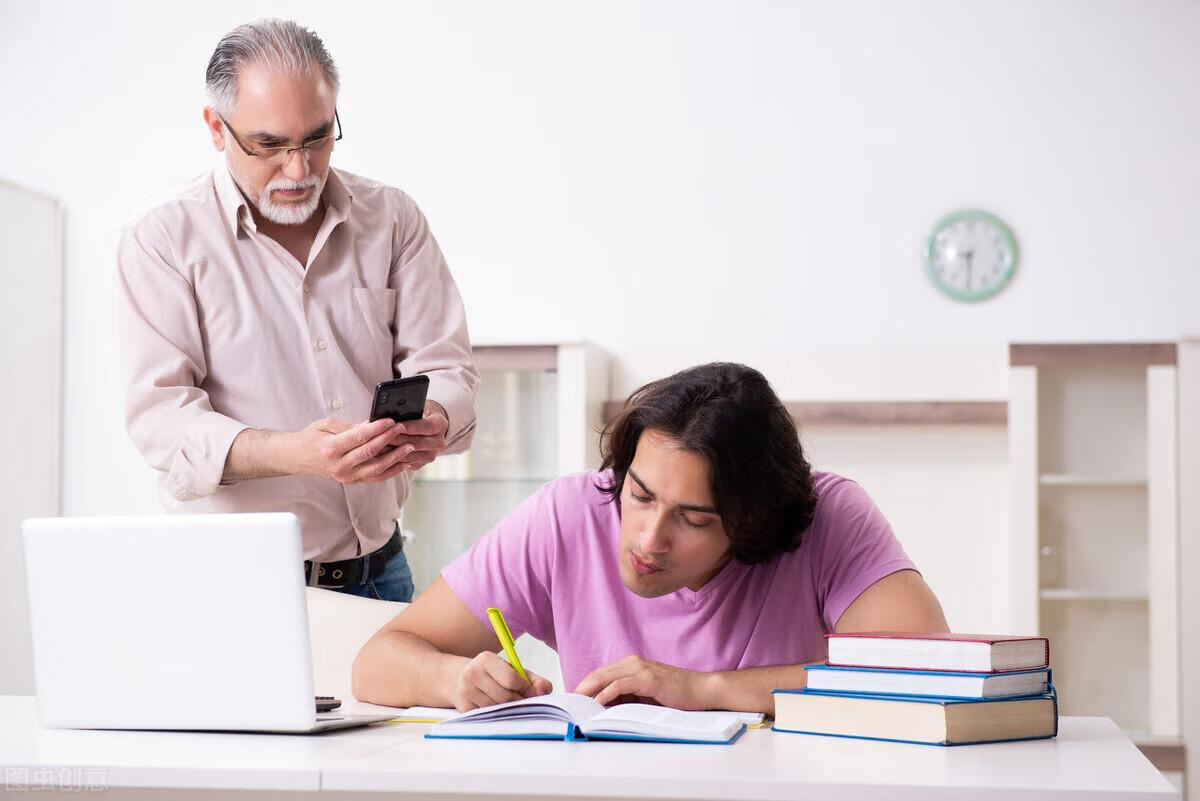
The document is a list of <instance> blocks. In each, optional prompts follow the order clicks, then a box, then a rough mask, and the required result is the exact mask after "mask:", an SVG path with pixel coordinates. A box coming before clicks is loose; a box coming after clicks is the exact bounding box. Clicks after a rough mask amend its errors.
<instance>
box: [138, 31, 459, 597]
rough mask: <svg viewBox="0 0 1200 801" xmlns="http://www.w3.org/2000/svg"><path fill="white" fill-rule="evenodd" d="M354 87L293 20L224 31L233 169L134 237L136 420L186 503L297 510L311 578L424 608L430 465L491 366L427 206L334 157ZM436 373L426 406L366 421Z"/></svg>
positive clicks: (166, 494) (219, 142)
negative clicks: (393, 385) (343, 99)
mask: <svg viewBox="0 0 1200 801" xmlns="http://www.w3.org/2000/svg"><path fill="white" fill-rule="evenodd" d="M338 86H339V83H338V73H337V69H336V67H335V66H334V63H333V60H332V58H331V57H330V56H329V53H328V52H327V51H326V49H325V46H324V44H323V43H322V42H321V40H320V38H318V37H317V36H316V34H314V33H313V32H312V31H309V30H307V29H305V28H302V27H301V26H299V25H297V24H296V23H294V22H289V21H283V20H260V21H258V22H254V23H250V24H248V25H242V26H239V27H238V28H236V29H234V30H233V31H231V32H230V33H229V34H228V35H226V36H225V37H224V38H223V39H222V40H221V41H220V42H219V43H218V44H217V47H216V50H215V51H214V52H213V55H212V58H211V60H210V61H209V64H208V71H207V88H208V95H209V105H208V107H206V108H205V109H204V121H205V123H206V125H207V127H208V132H209V135H210V136H211V139H212V143H213V147H214V148H216V150H218V151H220V152H223V153H224V154H225V158H224V164H223V165H222V166H218V167H217V168H216V169H214V170H213V171H212V172H210V173H208V174H205V175H203V176H201V177H200V178H198V179H196V180H195V181H193V182H192V183H190V184H189V185H187V186H185V187H184V188H183V189H182V190H180V191H179V192H177V193H176V194H175V195H174V196H173V197H172V198H171V199H170V200H168V201H167V202H166V203H163V204H161V205H159V206H157V207H156V208H154V209H152V210H151V211H149V212H148V213H146V214H144V215H142V216H141V217H140V218H139V219H138V220H137V221H136V222H135V223H134V224H133V225H132V226H130V228H129V229H128V230H127V231H126V232H125V234H124V237H123V239H122V241H121V245H120V251H119V254H118V271H119V292H118V297H119V318H120V322H121V330H122V349H123V351H124V356H125V360H124V361H125V381H126V386H127V396H126V422H127V425H128V429H129V433H130V436H131V438H132V439H133V441H134V443H135V444H136V445H137V447H138V449H139V450H140V451H141V453H142V455H143V456H144V457H145V459H146V460H147V462H149V463H150V465H151V466H152V467H154V468H155V469H156V470H157V471H158V472H159V483H160V490H161V492H162V495H163V499H164V502H165V503H166V504H167V506H168V508H171V509H172V510H175V511H180V512H192V513H203V512H268V511H289V512H295V513H296V514H297V515H299V517H300V520H301V527H302V531H303V540H304V557H305V559H306V560H307V561H306V562H305V571H306V576H307V577H308V580H309V581H310V583H312V584H316V585H320V586H328V587H330V588H333V589H338V590H341V591H344V592H349V593H353V594H356V595H362V596H367V597H379V598H384V599H386V600H397V601H407V600H409V599H410V598H411V596H412V575H411V572H410V571H409V567H408V561H407V559H406V557H405V555H404V552H403V544H402V541H401V539H400V534H399V529H398V526H397V518H398V517H399V514H400V508H401V506H402V505H403V503H404V501H405V499H406V498H407V496H408V492H409V484H410V478H411V474H412V472H413V471H414V470H417V469H419V468H420V467H422V466H424V465H426V464H428V463H429V462H431V461H432V460H433V459H434V458H436V457H437V456H438V455H439V454H441V453H443V452H445V453H453V452H457V451H462V450H465V449H466V448H467V446H468V445H469V443H470V439H471V435H472V432H473V430H474V424H475V412H474V403H475V393H476V389H477V387H478V382H479V377H478V373H477V372H476V370H475V367H474V364H473V362H472V358H471V347H470V342H469V340H468V337H467V325H466V318H465V315H464V311H463V305H462V300H461V298H460V297H459V293H458V290H457V288H456V286H455V284H454V280H453V279H452V278H451V276H450V273H449V271H448V269H447V267H446V262H445V259H444V258H443V256H442V252H441V250H440V249H439V248H438V245H437V242H436V241H435V240H434V238H433V234H432V233H431V232H430V230H429V225H428V223H427V222H426V220H425V218H424V216H423V215H422V214H421V212H420V211H419V210H418V209H417V207H416V205H415V204H414V203H413V201H412V200H411V199H410V198H409V197H408V196H407V195H405V194H404V193H403V192H401V191H399V190H398V189H394V188H392V187H389V186H385V185H383V184H380V183H378V182H376V181H372V180H369V179H366V178H361V177H359V176H356V175H351V174H350V173H346V172H342V171H340V170H336V169H333V168H331V167H330V157H331V155H332V153H333V150H334V143H335V142H337V141H338V140H340V139H341V138H342V129H341V119H340V117H339V115H338V112H337V96H338ZM416 374H422V375H425V376H428V378H429V390H428V402H427V404H426V407H425V413H424V417H423V418H421V419H419V420H415V421H411V422H407V423H393V422H392V421H391V420H389V419H383V420H378V421H376V422H355V421H364V420H366V418H367V416H368V414H369V410H370V404H371V398H372V391H373V389H374V387H375V385H376V384H377V383H378V382H380V381H385V380H388V379H392V378H395V377H397V376H399V375H405V376H408V375H416ZM229 558H230V559H231V560H234V559H237V558H238V554H236V553H231V554H229Z"/></svg>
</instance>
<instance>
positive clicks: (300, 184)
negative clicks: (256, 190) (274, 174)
mask: <svg viewBox="0 0 1200 801" xmlns="http://www.w3.org/2000/svg"><path fill="white" fill-rule="evenodd" d="M320 183H321V181H320V180H319V179H318V178H317V176H315V175H310V176H308V177H307V178H305V179H304V180H303V181H293V180H290V179H288V178H276V179H275V180H274V181H271V183H269V184H267V185H266V186H265V187H263V191H264V192H280V191H282V192H289V191H295V190H297V189H308V188H310V187H316V186H319V185H320Z"/></svg>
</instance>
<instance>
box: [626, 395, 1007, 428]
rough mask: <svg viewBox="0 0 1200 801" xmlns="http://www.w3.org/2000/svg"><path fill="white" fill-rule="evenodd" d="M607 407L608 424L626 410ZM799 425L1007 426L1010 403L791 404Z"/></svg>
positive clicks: (786, 405)
mask: <svg viewBox="0 0 1200 801" xmlns="http://www.w3.org/2000/svg"><path fill="white" fill-rule="evenodd" d="M624 405H625V404H624V402H622V401H609V402H608V403H605V404H604V416H605V419H606V420H612V419H613V418H614V417H616V416H617V415H618V414H619V413H620V412H621V409H622V408H623V407H624ZM784 406H785V407H787V410H788V413H789V414H790V415H791V416H792V419H793V420H795V421H796V423H797V425H984V426H1003V425H1005V424H1007V423H1008V403H1007V401H789V402H786V403H784Z"/></svg>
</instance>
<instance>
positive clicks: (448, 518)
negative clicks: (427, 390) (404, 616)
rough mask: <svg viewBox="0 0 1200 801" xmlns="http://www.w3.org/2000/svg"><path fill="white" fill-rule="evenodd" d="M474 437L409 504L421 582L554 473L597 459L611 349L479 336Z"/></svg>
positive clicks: (441, 463)
mask: <svg viewBox="0 0 1200 801" xmlns="http://www.w3.org/2000/svg"><path fill="white" fill-rule="evenodd" d="M474 352H475V361H476V364H477V366H478V367H479V372H480V379H481V381H480V389H479V399H478V402H477V404H476V430H475V439H474V442H473V444H472V446H471V449H470V450H469V451H468V452H467V453H464V454H456V455H453V456H443V457H441V458H439V459H437V460H436V461H434V463H433V464H431V465H429V466H428V467H426V468H425V469H423V470H421V471H420V472H418V473H417V475H416V478H415V479H414V481H413V488H412V494H411V495H410V497H409V499H408V502H407V503H406V504H405V506H404V518H403V526H404V529H405V530H406V531H407V532H409V533H410V536H411V538H410V540H409V542H408V545H407V546H406V547H407V549H408V553H409V561H410V563H411V564H412V568H413V579H414V583H415V585H416V590H417V592H418V593H419V592H420V591H421V590H423V589H425V588H426V587H428V586H429V585H430V584H431V583H432V582H433V580H434V579H435V578H436V577H437V575H438V573H440V572H441V569H442V568H443V567H445V565H446V564H448V563H449V562H450V561H451V560H452V559H454V557H456V556H458V555H459V554H460V553H462V552H464V551H465V550H466V549H467V548H469V547H470V546H471V544H472V543H474V542H475V540H477V539H478V538H479V537H480V536H482V535H483V534H486V533H487V532H488V531H489V530H490V529H491V528H492V527H493V526H494V525H495V524H496V523H498V522H499V521H500V519H501V518H503V517H504V515H506V514H507V513H508V512H510V511H512V510H513V509H514V508H516V507H517V506H518V505H519V504H520V503H521V502H522V501H523V500H525V499H526V498H528V497H529V496H530V495H532V494H533V493H534V492H536V491H537V489H538V488H539V487H540V486H541V485H542V484H544V483H546V482H547V481H550V480H551V479H554V478H557V477H558V476H561V475H566V474H568V473H576V472H579V471H581V470H586V469H588V468H591V467H595V466H597V465H598V464H599V461H600V449H599V432H600V429H601V427H602V425H603V405H604V401H605V400H607V398H608V389H609V378H608V376H609V371H608V359H607V357H606V356H605V354H604V353H603V352H602V351H600V349H598V348H596V347H595V346H593V345H589V344H587V343H573V344H558V345H482V346H480V345H477V346H476V347H475V348H474Z"/></svg>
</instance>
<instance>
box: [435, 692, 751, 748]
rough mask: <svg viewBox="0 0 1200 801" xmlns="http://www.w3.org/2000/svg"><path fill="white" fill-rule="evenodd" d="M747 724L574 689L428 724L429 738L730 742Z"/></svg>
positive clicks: (723, 715) (726, 715)
mask: <svg viewBox="0 0 1200 801" xmlns="http://www.w3.org/2000/svg"><path fill="white" fill-rule="evenodd" d="M745 730H746V724H745V723H743V722H742V719H741V716H740V715H739V714H738V713H736V712H687V711H683V710H679V709H671V708H670V707H663V706H654V705H652V704H618V705H617V706H613V707H608V708H605V707H603V706H601V705H600V704H599V703H597V702H596V700H595V699H593V698H589V697H588V696H586V695H577V694H575V693H551V694H550V695H539V696H536V697H534V698H522V699H521V700H519V701H509V702H508V703H506V704H496V705H494V706H485V707H482V708H480V709H472V710H471V711H470V712H464V713H463V714H461V715H457V716H455V717H452V718H448V719H446V720H443V721H441V722H439V723H435V724H434V725H433V726H430V727H429V732H428V733H427V734H426V735H425V736H426V737H428V738H430V739H448V740H458V739H470V740H635V741H636V740H640V741H646V742H655V743H703V744H714V745H728V744H729V743H732V742H733V741H734V740H736V739H737V738H738V737H740V736H741V734H742V732H744V731H745Z"/></svg>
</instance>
